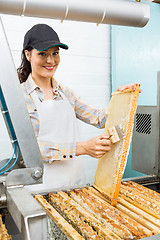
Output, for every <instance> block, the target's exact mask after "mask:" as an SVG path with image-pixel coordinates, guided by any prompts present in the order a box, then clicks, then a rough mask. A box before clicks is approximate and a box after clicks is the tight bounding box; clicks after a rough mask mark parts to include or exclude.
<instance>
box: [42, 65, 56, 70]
mask: <svg viewBox="0 0 160 240" xmlns="http://www.w3.org/2000/svg"><path fill="white" fill-rule="evenodd" d="M44 68H45V69H47V70H49V71H52V70H53V69H54V66H50V67H49V66H44Z"/></svg>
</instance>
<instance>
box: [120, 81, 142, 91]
mask: <svg viewBox="0 0 160 240" xmlns="http://www.w3.org/2000/svg"><path fill="white" fill-rule="evenodd" d="M127 89H132V90H133V91H134V90H135V83H130V84H126V85H123V86H119V87H118V88H117V91H120V92H123V91H124V90H127ZM140 92H141V90H140Z"/></svg>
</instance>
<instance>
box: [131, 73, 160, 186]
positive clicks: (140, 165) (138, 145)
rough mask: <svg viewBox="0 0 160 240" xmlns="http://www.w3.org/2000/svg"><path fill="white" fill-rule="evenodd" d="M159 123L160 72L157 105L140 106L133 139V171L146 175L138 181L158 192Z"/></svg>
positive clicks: (159, 167)
mask: <svg viewBox="0 0 160 240" xmlns="http://www.w3.org/2000/svg"><path fill="white" fill-rule="evenodd" d="M159 123H160V72H158V74H157V105H156V106H138V108H137V111H136V115H135V120H134V129H133V138H132V169H134V170H136V171H138V172H140V173H143V174H145V176H144V177H141V178H140V179H137V181H138V182H139V183H140V184H143V185H145V186H147V187H150V188H152V189H154V190H156V191H160V157H159V156H160V143H159V139H160V136H159V134H160V131H159V127H160V126H159ZM135 180H136V179H135Z"/></svg>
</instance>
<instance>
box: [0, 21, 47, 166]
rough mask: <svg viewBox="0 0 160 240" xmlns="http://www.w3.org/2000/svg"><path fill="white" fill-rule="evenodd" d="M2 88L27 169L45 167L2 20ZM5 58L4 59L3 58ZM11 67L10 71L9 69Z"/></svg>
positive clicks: (0, 78) (0, 70)
mask: <svg viewBox="0 0 160 240" xmlns="http://www.w3.org/2000/svg"><path fill="white" fill-rule="evenodd" d="M0 42H1V44H0V52H1V58H0V73H1V76H0V86H1V89H2V92H3V95H4V98H5V101H6V105H7V108H8V111H9V114H10V118H11V121H12V124H13V128H14V131H15V134H16V136H17V140H18V143H19V146H20V149H21V153H22V156H23V159H24V160H25V166H26V167H41V168H42V167H43V163H42V158H41V154H40V151H39V147H38V144H37V140H36V137H35V134H34V132H33V128H32V125H31V121H30V118H29V114H28V110H27V107H26V103H25V100H24V96H23V93H22V89H21V87H20V83H19V79H18V76H17V73H16V68H15V66H14V62H13V59H12V56H11V52H10V49H9V45H8V42H7V38H6V35H5V31H4V28H3V25H2V21H1V19H0ZM2 56H4V57H2ZM8 66H9V69H8Z"/></svg>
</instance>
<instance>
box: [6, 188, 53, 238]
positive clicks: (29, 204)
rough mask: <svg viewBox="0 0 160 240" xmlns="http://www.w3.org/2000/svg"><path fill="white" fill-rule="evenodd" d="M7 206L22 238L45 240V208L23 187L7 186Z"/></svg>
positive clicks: (46, 227)
mask: <svg viewBox="0 0 160 240" xmlns="http://www.w3.org/2000/svg"><path fill="white" fill-rule="evenodd" d="M6 195H7V208H8V210H9V212H10V214H11V215H12V217H13V219H14V221H15V223H16V225H17V227H18V229H19V231H20V232H21V233H22V235H23V239H24V240H32V239H34V240H47V232H48V224H47V215H46V212H45V210H44V209H43V208H42V207H41V206H40V205H39V204H38V202H37V201H36V200H35V199H34V197H33V196H32V195H31V194H30V193H29V192H28V191H27V190H26V189H25V188H24V187H19V188H8V189H7V190H6Z"/></svg>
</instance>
